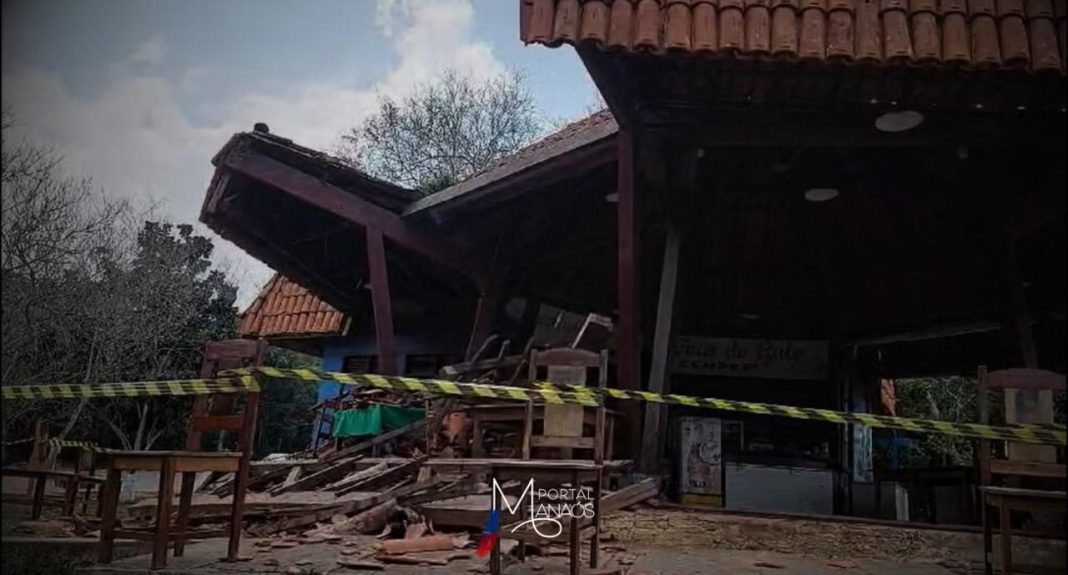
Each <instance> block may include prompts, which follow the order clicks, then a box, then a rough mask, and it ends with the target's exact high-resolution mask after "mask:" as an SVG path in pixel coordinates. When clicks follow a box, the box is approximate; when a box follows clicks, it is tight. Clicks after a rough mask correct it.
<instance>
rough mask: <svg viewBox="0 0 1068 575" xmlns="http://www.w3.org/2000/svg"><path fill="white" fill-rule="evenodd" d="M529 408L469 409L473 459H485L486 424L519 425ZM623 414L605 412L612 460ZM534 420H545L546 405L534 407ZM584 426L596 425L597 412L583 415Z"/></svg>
mask: <svg viewBox="0 0 1068 575" xmlns="http://www.w3.org/2000/svg"><path fill="white" fill-rule="evenodd" d="M526 410H527V406H526V405H525V404H522V403H505V404H501V403H491V404H484V405H473V406H471V407H468V408H467V413H468V416H469V417H470V418H471V457H473V458H478V457H485V455H486V451H485V449H484V447H483V445H482V427H483V426H484V425H485V424H486V423H518V424H522V423H523V422H524V421H525V420H526ZM621 415H622V414H621V413H620V412H618V411H613V410H610V409H606V410H605V416H606V417H605V433H604V438H605V440H604V443H605V446H604V458H605V459H612V444H613V443H614V442H615V420H616V419H617V418H619V417H620V416H621ZM534 420H535V421H538V420H541V421H544V420H545V405H544V404H538V405H535V406H534ZM582 423H583V424H584V425H591V426H592V425H596V423H597V412H596V410H590V409H587V410H585V411H584V413H583V415H582Z"/></svg>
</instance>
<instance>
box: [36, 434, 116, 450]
mask: <svg viewBox="0 0 1068 575" xmlns="http://www.w3.org/2000/svg"><path fill="white" fill-rule="evenodd" d="M48 445H51V446H52V447H77V448H79V449H84V450H86V451H106V450H105V449H104V448H102V447H100V446H99V445H97V444H95V443H93V442H92V441H78V440H75V439H59V438H56V437H53V438H52V439H49V440H48Z"/></svg>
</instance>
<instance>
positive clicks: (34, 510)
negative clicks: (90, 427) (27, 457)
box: [3, 467, 104, 519]
mask: <svg viewBox="0 0 1068 575" xmlns="http://www.w3.org/2000/svg"><path fill="white" fill-rule="evenodd" d="M3 476H4V477H28V478H30V479H33V480H34V484H33V500H32V504H31V507H30V518H31V519H40V518H41V510H42V509H43V508H44V495H45V486H46V485H47V484H48V480H49V479H66V480H67V491H66V496H65V497H64V503H63V512H64V513H65V514H67V515H73V514H74V506H75V503H76V502H77V499H78V486H79V485H80V484H81V483H87V484H89V485H90V486H92V485H100V484H103V483H104V479H103V478H102V477H94V476H92V475H89V474H88V473H78V472H74V471H55V470H49V469H20V468H16V467H5V468H3ZM86 497H88V491H87V492H86Z"/></svg>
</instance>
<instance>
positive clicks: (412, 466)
mask: <svg viewBox="0 0 1068 575" xmlns="http://www.w3.org/2000/svg"><path fill="white" fill-rule="evenodd" d="M426 459H427V458H426V456H425V455H423V456H421V457H418V458H416V459H413V460H411V461H409V462H407V463H402V464H400V465H398V466H396V467H393V468H390V469H386V470H385V471H382V472H381V473H377V474H375V475H370V476H368V477H365V478H363V479H361V480H360V481H356V482H354V483H350V484H348V485H346V486H344V487H342V488H341V489H338V490H337V491H335V493H337V494H338V495H345V494H346V493H352V492H354V491H369V490H372V489H375V488H378V487H381V486H383V485H389V484H391V483H396V482H397V481H398V480H400V479H403V478H404V477H406V476H408V475H411V474H413V473H415V472H416V471H418V469H419V466H420V465H422V464H423V462H424V461H426Z"/></svg>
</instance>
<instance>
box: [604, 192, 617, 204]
mask: <svg viewBox="0 0 1068 575" xmlns="http://www.w3.org/2000/svg"><path fill="white" fill-rule="evenodd" d="M604 201H606V202H608V203H610V204H615V203H617V202H619V194H618V193H616V192H612V193H611V194H608V195H607V196H605V197H604Z"/></svg>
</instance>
